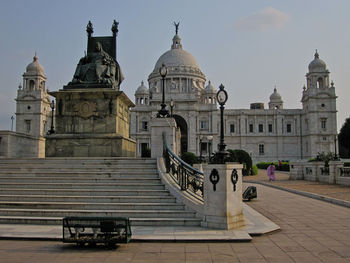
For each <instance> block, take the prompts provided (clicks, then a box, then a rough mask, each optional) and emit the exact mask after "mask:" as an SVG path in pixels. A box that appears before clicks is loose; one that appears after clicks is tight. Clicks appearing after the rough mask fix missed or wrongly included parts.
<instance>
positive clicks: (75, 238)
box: [63, 216, 131, 246]
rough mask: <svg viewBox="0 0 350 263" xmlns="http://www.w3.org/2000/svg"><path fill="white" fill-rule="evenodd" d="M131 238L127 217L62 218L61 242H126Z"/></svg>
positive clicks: (113, 243) (108, 243)
mask: <svg viewBox="0 0 350 263" xmlns="http://www.w3.org/2000/svg"><path fill="white" fill-rule="evenodd" d="M130 239H131V229H130V222H129V218H127V217H79V216H70V217H65V218H63V242H64V243H77V244H78V245H85V244H89V245H94V244H97V243H104V244H105V245H107V246H114V245H115V244H116V243H128V242H129V241H130Z"/></svg>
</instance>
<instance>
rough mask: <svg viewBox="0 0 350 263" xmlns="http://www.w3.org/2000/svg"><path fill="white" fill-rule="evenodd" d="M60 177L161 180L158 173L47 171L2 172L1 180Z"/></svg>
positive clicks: (0, 172) (0, 173)
mask: <svg viewBox="0 0 350 263" xmlns="http://www.w3.org/2000/svg"><path fill="white" fill-rule="evenodd" d="M48 175H50V177H54V178H56V177H60V178H96V177H97V178H116V179H117V178H130V177H131V178H135V179H139V178H151V179H152V178H159V176H158V174H157V173H156V172H154V173H148V172H113V173H104V172H103V173H101V172H99V173H96V172H90V171H89V172H79V173H72V172H71V171H70V172H60V173H58V172H51V173H48V172H47V171H43V172H14V173H12V172H11V173H3V172H2V171H0V178H8V177H10V178H18V177H21V178H25V177H31V178H41V177H48Z"/></svg>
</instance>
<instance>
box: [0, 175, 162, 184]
mask: <svg viewBox="0 0 350 263" xmlns="http://www.w3.org/2000/svg"><path fill="white" fill-rule="evenodd" d="M61 181H62V182H64V183H92V182H101V183H121V184H125V183H135V182H137V183H139V184H141V183H151V184H157V183H160V178H157V177H155V178H136V177H133V178H125V177H124V178H100V177H85V178H84V177H81V178H67V177H47V176H46V177H39V178H38V177H15V178H14V177H1V176H0V184H2V183H11V182H21V183H34V182H35V183H57V182H61Z"/></svg>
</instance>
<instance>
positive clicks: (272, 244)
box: [0, 177, 350, 263]
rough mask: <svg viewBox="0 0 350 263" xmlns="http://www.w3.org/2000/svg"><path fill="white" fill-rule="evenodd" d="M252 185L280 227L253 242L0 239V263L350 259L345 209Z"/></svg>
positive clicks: (256, 204)
mask: <svg viewBox="0 0 350 263" xmlns="http://www.w3.org/2000/svg"><path fill="white" fill-rule="evenodd" d="M257 178H258V177H256V178H255V179H257ZM280 178H281V177H280ZM274 183H276V182H274ZM249 184H251V183H249ZM246 185H247V184H245V186H246ZM256 186H257V189H258V199H255V200H254V201H251V202H250V203H249V205H250V206H251V207H252V208H254V209H256V210H257V211H258V212H260V213H262V214H263V215H264V216H266V217H267V218H269V219H270V220H272V221H273V222H275V223H276V224H278V225H279V226H280V227H281V230H280V231H277V232H274V233H271V234H268V235H262V236H256V237H254V238H253V240H252V241H251V242H225V243H222V242H218V243H213V242H202V243H200V242H194V243H193V242H164V243H161V242H148V243H144V242H131V243H129V244H126V245H125V244H122V245H119V246H118V247H117V248H116V249H111V250H110V249H106V248H104V247H103V246H101V247H96V248H80V247H77V246H75V245H69V244H63V243H61V242H58V241H17V240H16V241H15V240H12V241H11V240H1V241H0V256H1V259H2V260H1V262H85V263H86V262H101V263H102V262H200V263H205V262H249V263H252V262H283V263H284V262H327V263H328V262H350V209H349V208H347V207H343V206H338V205H334V204H330V203H328V202H324V201H319V200H315V199H312V198H308V197H304V196H301V195H296V194H293V193H290V192H286V191H282V190H279V189H274V188H271V187H267V186H263V185H258V184H257V185H256ZM347 189H348V190H349V188H347ZM309 190H310V189H309Z"/></svg>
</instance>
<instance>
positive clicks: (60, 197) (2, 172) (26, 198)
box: [0, 158, 201, 226]
mask: <svg viewBox="0 0 350 263" xmlns="http://www.w3.org/2000/svg"><path fill="white" fill-rule="evenodd" d="M65 216H123V217H124V216H126V217H129V218H130V220H131V225H133V226H148V225H151V226H155V225H158V226H199V225H200V221H201V220H200V219H198V218H196V214H195V212H194V211H189V210H186V209H185V207H184V205H182V204H179V203H177V202H176V199H175V198H174V197H173V196H171V195H170V193H169V191H167V190H166V189H165V187H164V185H163V184H162V183H161V181H160V178H159V176H158V173H157V164H156V160H155V159H149V158H148V159H142V158H88V159H87V158H46V159H39V158H21V159H6V158H5V159H0V223H2V224H16V223H17V224H48V225H56V224H57V225H58V224H61V223H62V218H63V217H65Z"/></svg>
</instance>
